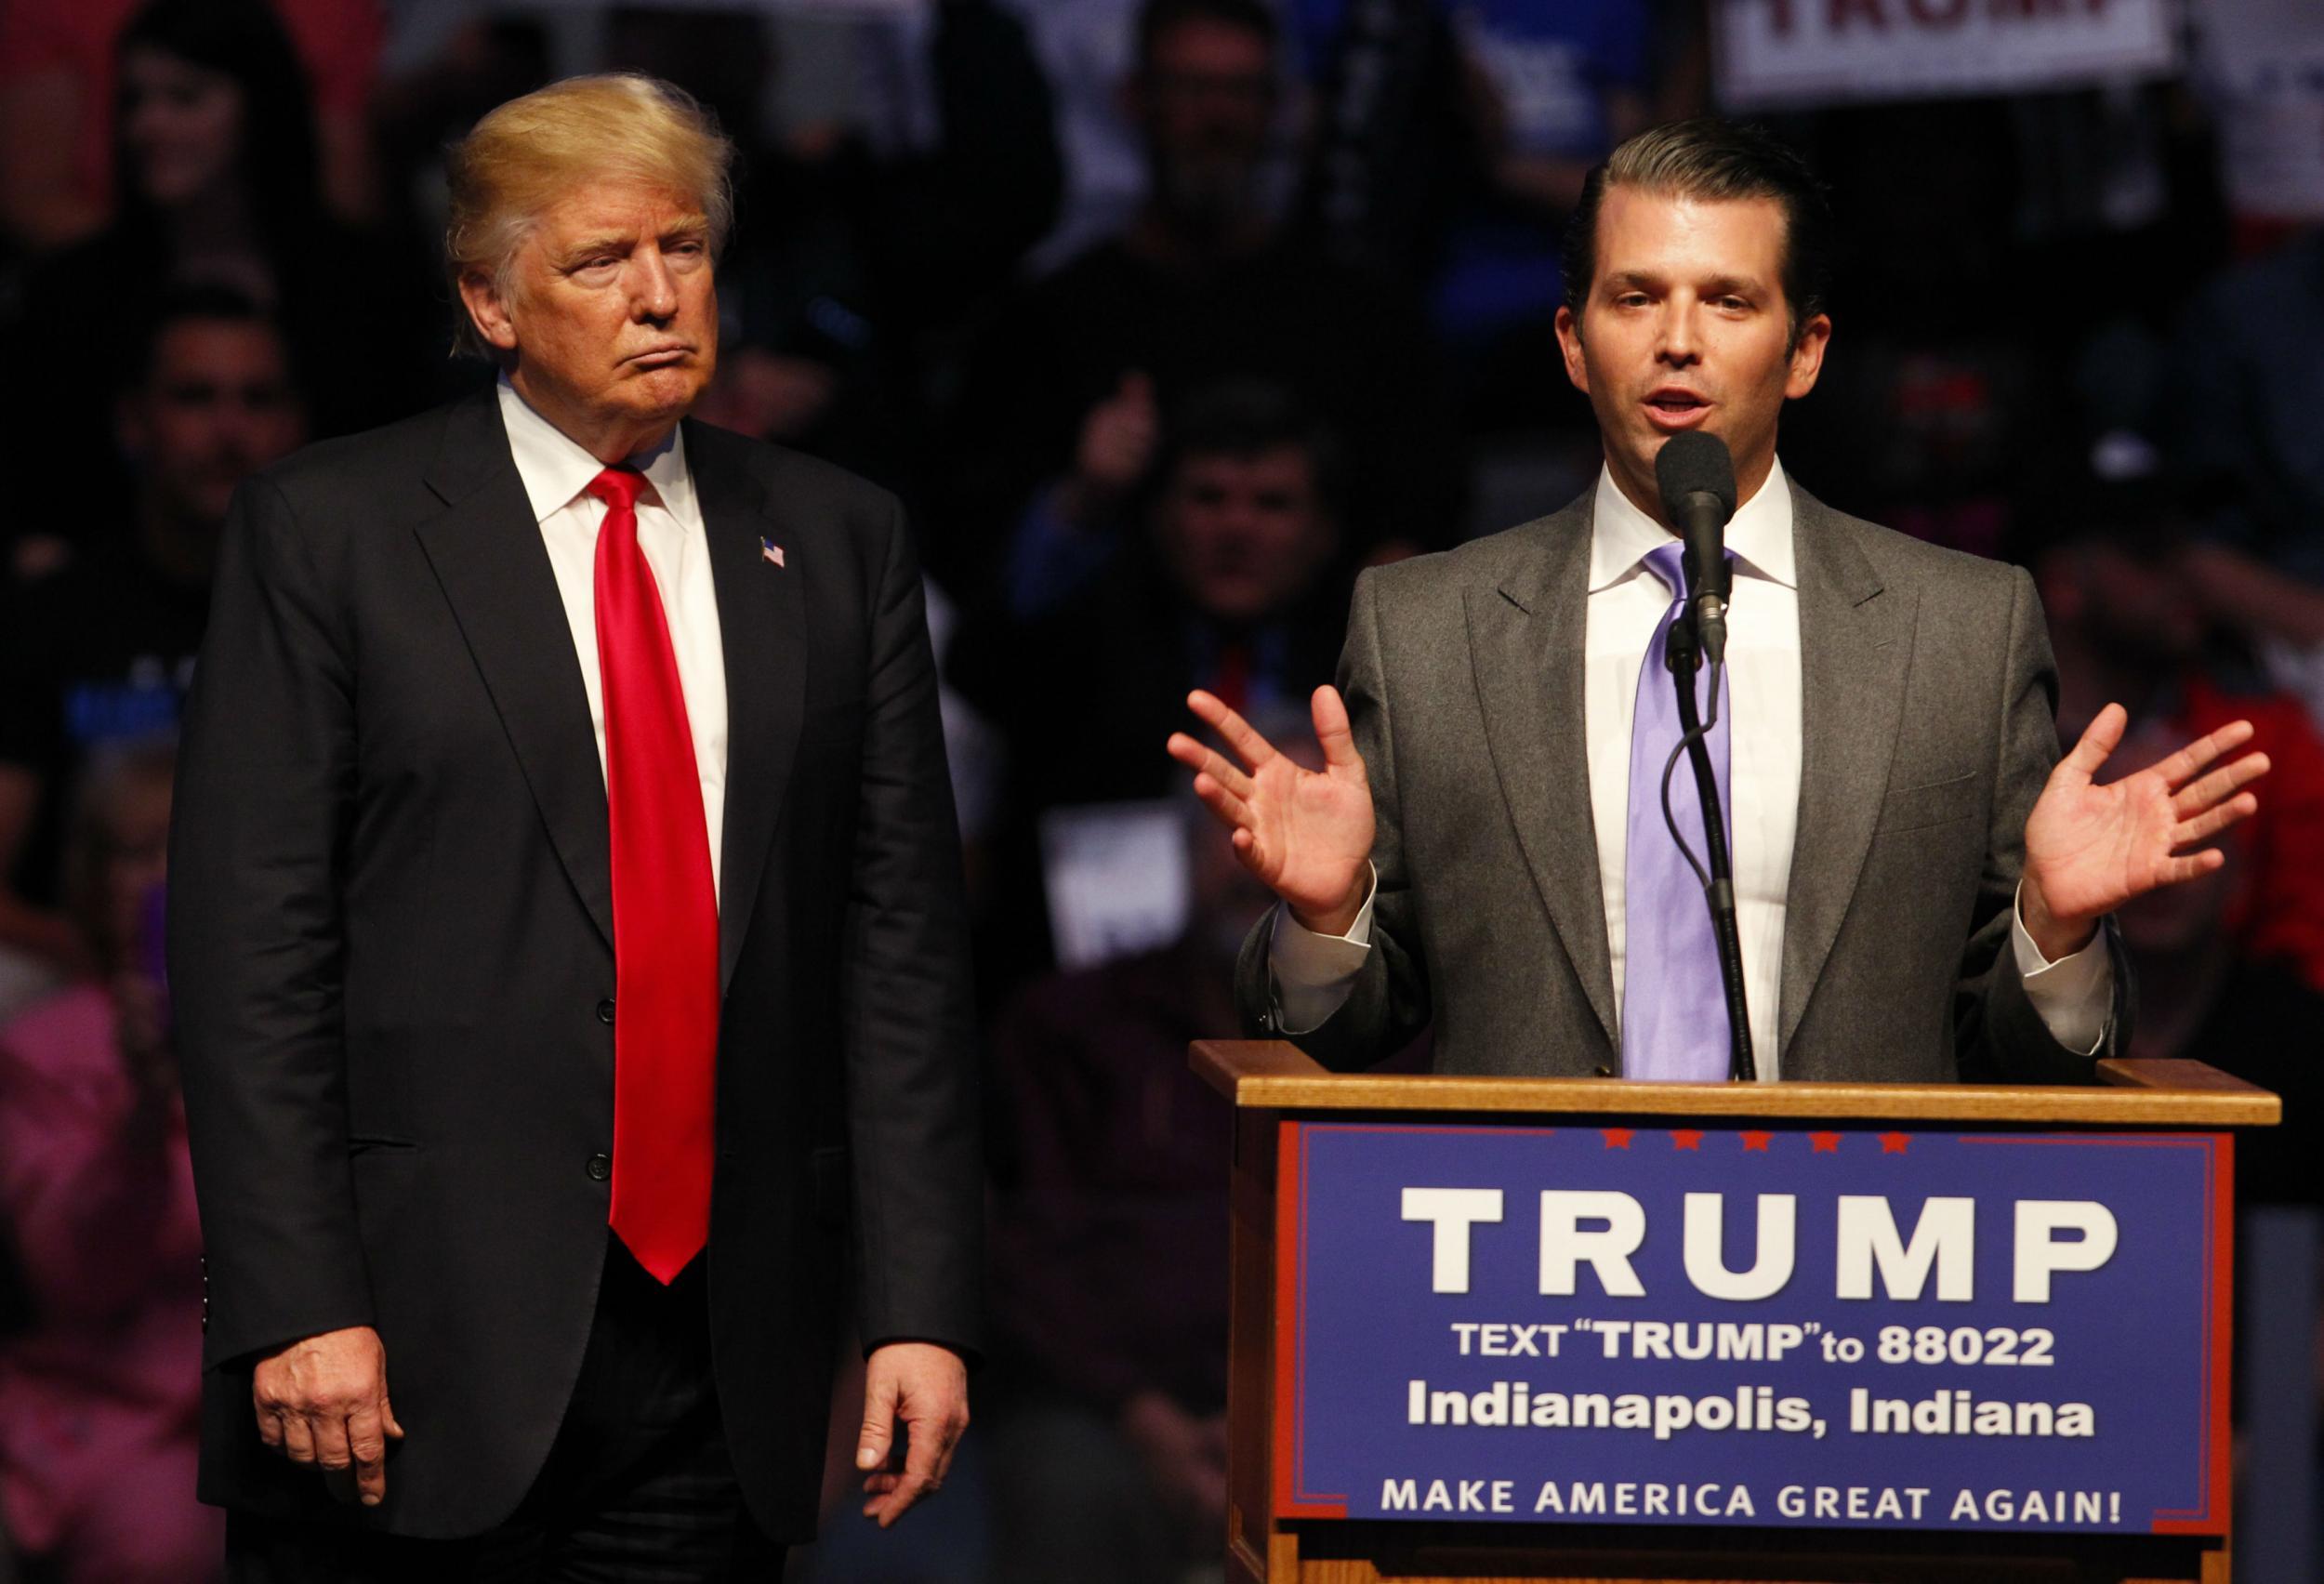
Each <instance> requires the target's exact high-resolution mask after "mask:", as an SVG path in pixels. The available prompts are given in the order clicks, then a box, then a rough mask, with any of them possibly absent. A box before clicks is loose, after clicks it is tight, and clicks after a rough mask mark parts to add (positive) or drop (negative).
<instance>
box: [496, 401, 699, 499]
mask: <svg viewBox="0 0 2324 1584" xmlns="http://www.w3.org/2000/svg"><path fill="white" fill-rule="evenodd" d="M499 396H500V418H501V422H502V423H503V424H504V425H506V426H507V428H508V452H509V455H511V456H513V457H514V458H515V459H516V465H517V477H518V478H519V479H520V480H522V482H523V484H524V495H525V498H526V499H527V500H529V501H531V502H532V503H533V520H534V521H535V522H546V521H548V519H549V517H550V515H551V514H552V513H554V512H558V511H561V510H563V509H564V508H566V507H567V506H570V505H571V504H572V503H573V497H574V496H575V495H579V494H580V493H581V492H582V491H583V490H585V489H587V488H588V487H589V481H590V480H592V479H594V478H596V477H597V476H598V475H599V474H600V473H601V472H603V471H604V470H605V464H604V463H602V462H600V461H599V460H598V459H597V458H596V457H594V456H592V455H589V454H588V452H587V451H585V450H583V449H582V448H581V446H580V444H579V443H578V442H575V441H574V439H573V437H572V436H571V435H568V434H567V433H565V431H564V430H562V429H559V428H558V427H557V426H556V425H555V424H552V423H550V422H549V421H548V419H547V418H545V417H543V416H541V415H540V414H539V413H537V412H535V411H534V409H533V406H532V403H529V402H527V401H525V399H524V398H523V397H522V396H520V395H518V394H517V389H516V387H515V386H513V385H511V384H509V383H508V376H507V375H505V374H504V375H502V376H500V381H499ZM624 461H625V462H626V463H627V465H628V466H630V467H632V468H635V469H638V471H640V472H641V473H643V474H644V475H645V481H646V483H647V484H648V485H649V486H651V488H652V489H653V491H654V495H657V496H659V497H660V499H661V503H662V506H663V508H664V509H666V510H667V511H668V512H669V513H670V515H671V516H673V517H675V518H677V519H678V520H679V521H680V522H683V521H688V520H689V519H690V518H691V517H692V516H693V512H692V510H691V509H690V508H691V507H692V505H693V488H694V486H693V475H692V474H690V473H689V472H688V471H687V470H686V442H685V437H684V435H683V434H682V433H681V432H680V429H678V428H676V427H673V428H672V429H670V431H669V438H667V440H665V441H663V442H661V443H660V444H659V445H656V446H653V447H650V448H648V449H646V450H644V451H640V452H636V453H634V454H632V455H629V456H627V457H625V458H624Z"/></svg>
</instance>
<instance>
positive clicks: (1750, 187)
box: [1565, 116, 1832, 341]
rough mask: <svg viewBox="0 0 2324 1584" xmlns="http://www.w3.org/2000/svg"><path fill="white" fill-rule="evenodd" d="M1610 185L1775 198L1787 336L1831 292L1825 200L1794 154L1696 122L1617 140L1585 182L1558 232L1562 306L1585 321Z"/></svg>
mask: <svg viewBox="0 0 2324 1584" xmlns="http://www.w3.org/2000/svg"><path fill="white" fill-rule="evenodd" d="M1608 187H1629V188H1633V189H1635V190H1637V191H1641V192H1648V193H1654V194H1657V195H1659V196H1663V197H1670V198H1691V199H1694V200H1696V201H1697V202H1699V203H1729V202H1734V201H1736V200H1741V199H1750V198H1768V199H1773V200H1774V201H1775V202H1776V205H1778V206H1779V207H1781V209H1782V210H1783V216H1784V239H1783V298H1784V304H1785V306H1786V307H1787V308H1788V309H1789V310H1790V314H1791V337H1792V339H1793V340H1794V341H1797V340H1798V339H1799V335H1800V326H1801V325H1802V324H1805V323H1807V322H1808V321H1809V320H1811V319H1813V318H1815V317H1816V315H1817V314H1819V313H1821V312H1823V311H1824V307H1825V294H1826V293H1827V292H1829V290H1830V285H1831V231H1832V218H1831V201H1830V199H1829V197H1827V196H1826V194H1825V191H1824V184H1823V183H1822V182H1820V181H1818V180H1817V179H1816V173H1815V172H1814V171H1812V170H1810V169H1809V168H1808V165H1807V162H1806V161H1805V160H1803V159H1802V158H1801V157H1800V156H1799V155H1798V154H1797V153H1796V152H1793V151H1792V150H1791V148H1790V147H1789V145H1788V144H1785V143H1784V142H1782V141H1781V140H1779V139H1777V138H1776V136H1775V134H1773V133H1771V132H1769V131H1768V130H1767V129H1766V128H1765V127H1763V126H1758V125H1751V124H1750V123H1738V122H1732V121H1722V120H1720V119H1718V118H1717V117H1715V116H1701V117H1697V118H1696V119H1694V120H1692V121H1672V122H1669V123H1666V124H1665V125H1660V126H1650V127H1648V128H1647V129H1646V130H1645V131H1644V132H1641V133H1639V134H1638V135H1637V136H1636V137H1634V138H1631V139H1629V140H1628V141H1626V142H1624V143H1623V144H1622V145H1621V146H1620V147H1619V148H1618V149H1616V150H1615V151H1614V152H1613V153H1611V154H1609V155H1608V156H1607V157H1606V160H1605V163H1604V165H1599V166H1597V167H1596V168H1595V169H1593V170H1592V171H1591V173H1590V175H1589V176H1588V177H1587V178H1585V179H1584V180H1583V182H1582V187H1581V200H1580V202H1579V203H1578V204H1576V205H1574V216H1573V218H1572V219H1571V220H1569V221H1568V222H1567V223H1566V227H1565V306H1566V307H1567V308H1568V309H1570V310H1573V314H1574V317H1575V318H1576V319H1579V318H1580V317H1581V316H1582V313H1581V310H1582V305H1583V304H1584V303H1586V302H1588V301H1589V299H1590V287H1591V282H1592V281H1593V280H1594V279H1595V278H1596V276H1597V269H1598V207H1599V205H1601V204H1603V203H1604V201H1605V190H1606V189H1607V188H1608Z"/></svg>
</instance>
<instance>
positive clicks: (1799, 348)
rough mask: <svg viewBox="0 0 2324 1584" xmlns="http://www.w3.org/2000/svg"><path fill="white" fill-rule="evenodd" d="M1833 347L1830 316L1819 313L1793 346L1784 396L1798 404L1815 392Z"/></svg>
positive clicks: (1802, 330) (1801, 332)
mask: <svg viewBox="0 0 2324 1584" xmlns="http://www.w3.org/2000/svg"><path fill="white" fill-rule="evenodd" d="M1830 345H1831V315H1829V314H1828V313H1819V314H1817V315H1816V317H1815V318H1813V319H1811V320H1809V321H1808V322H1807V323H1805V324H1802V325H1801V326H1800V335H1799V338H1798V339H1797V340H1795V341H1793V342H1792V343H1791V368H1790V372H1789V374H1787V375H1786V376H1784V382H1783V393H1784V395H1785V396H1787V397H1789V399H1790V400H1792V401H1794V402H1796V401H1798V400H1799V399H1800V398H1801V397H1802V396H1804V395H1806V394H1807V393H1808V392H1809V391H1811V390H1813V389H1816V376H1818V375H1820V374H1822V373H1823V372H1824V349H1825V348H1827V347H1829V346H1830Z"/></svg>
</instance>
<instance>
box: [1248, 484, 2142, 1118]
mask: <svg viewBox="0 0 2324 1584" xmlns="http://www.w3.org/2000/svg"><path fill="white" fill-rule="evenodd" d="M1670 539H1671V535H1670V533H1669V532H1667V531H1666V530H1665V529H1664V528H1663V527H1662V526H1661V525H1660V524H1658V523H1657V522H1656V521H1655V520H1654V519H1653V518H1651V517H1649V516H1647V515H1646V514H1645V513H1644V512H1643V511H1641V510H1640V509H1639V508H1637V507H1636V506H1634V505H1632V504H1631V501H1630V499H1629V498H1628V497H1627V496H1625V495H1623V494H1622V492H1621V491H1620V490H1619V489H1618V488H1617V487H1616V486H1615V483H1614V479H1613V476H1612V474H1611V473H1609V472H1607V471H1605V470H1604V469H1601V470H1600V472H1599V476H1598V493H1597V499H1596V505H1595V508H1594V510H1593V512H1592V515H1591V538H1590V591H1589V604H1588V616H1587V618H1586V625H1585V631H1584V634H1583V640H1582V648H1583V656H1584V659H1583V671H1582V723H1583V731H1584V733H1585V738H1586V741H1587V745H1588V754H1589V761H1590V762H1589V774H1590V810H1591V827H1592V831H1593V834H1594V835H1595V836H1596V838H1597V845H1598V885H1599V891H1600V893H1601V895H1603V897H1604V901H1605V938H1606V946H1607V949H1608V953H1609V955H1610V957H1611V958H1612V964H1613V970H1614V1004H1615V1007H1616V1009H1617V1011H1616V1015H1617V1017H1619V1015H1620V1012H1619V1009H1620V1007H1621V1004H1622V981H1623V969H1624V950H1623V947H1624V942H1625V938H1626V935H1627V931H1626V930H1625V928H1624V917H1625V915H1624V895H1623V893H1624V890H1625V887H1626V884H1627V877H1628V869H1627V867H1626V863H1627V857H1628V847H1629V838H1630V828H1629V827H1630V755H1631V720H1632V719H1633V718H1634V716H1635V714H1636V712H1637V707H1638V671H1639V667H1640V666H1641V665H1642V664H1643V663H1644V658H1645V653H1646V644H1647V642H1648V640H1650V639H1652V638H1653V636H1654V629H1655V627H1656V626H1657V624H1658V623H1660V621H1661V620H1662V614H1663V613H1664V612H1665V611H1666V610H1668V609H1669V608H1670V598H1671V596H1670V589H1669V588H1668V587H1666V586H1665V585H1664V584H1663V582H1662V580H1661V579H1660V578H1658V577H1657V576H1656V575H1655V574H1653V573H1652V572H1651V571H1649V570H1648V569H1647V567H1646V565H1645V559H1646V554H1647V552H1648V551H1650V550H1652V549H1654V548H1656V547H1657V546H1658V545H1664V544H1668V543H1670ZM1726 542H1727V547H1728V548H1730V549H1732V550H1733V551H1734V552H1735V572H1736V577H1735V589H1734V594H1733V598H1732V601H1731V602H1730V605H1729V610H1728V614H1727V708H1728V719H1729V722H1730V725H1729V731H1728V733H1727V741H1728V744H1729V753H1730V756H1731V757H1730V759H1729V763H1728V779H1727V801H1728V805H1729V808H1730V811H1731V815H1730V829H1731V831H1732V832H1733V839H1732V840H1731V841H1730V843H1729V856H1730V858H1731V860H1732V862H1733V866H1734V870H1735V920H1736V934H1737V936H1738V937H1739V938H1740V941H1741V944H1742V952H1743V986H1744V996H1745V998H1746V1000H1747V1001H1748V1003H1749V1005H1750V1023H1751V1051H1752V1056H1753V1060H1754V1063H1755V1064H1756V1066H1757V1067H1758V1070H1759V1076H1761V1077H1762V1078H1763V1079H1772V1078H1776V1077H1779V1076H1782V1074H1781V1070H1780V1063H1779V1061H1778V1051H1777V1049H1776V1031H1777V1030H1778V1029H1779V1028H1780V1027H1781V1026H1782V1022H1781V1013H1782V1008H1781V1007H1780V1006H1779V1005H1778V1002H1777V997H1778V995H1779V993H1780V991H1781V988H1782V983H1783V930H1784V915H1785V910H1786V899H1787V897H1788V894H1789V889H1790V877H1791V850H1792V841H1793V838H1794V836H1795V834H1796V829H1797V825H1798V821H1799V812H1800V759H1801V747H1802V727H1801V719H1802V718H1801V703H1800V677H1801V670H1800V593H1799V578H1798V575H1797V573H1796V569H1795V564H1794V561H1793V546H1792V523H1791V491H1790V488H1789V485H1788V484H1786V483H1785V482H1784V475H1783V466H1782V464H1781V463H1780V462H1778V463H1776V465H1775V466H1774V467H1773V468H1772V469H1770V470H1769V472H1768V475H1767V481H1766V482H1764V483H1763V484H1762V485H1761V486H1760V487H1759V489H1758V490H1757V491H1755V492H1754V493H1753V494H1752V495H1751V497H1750V499H1749V500H1747V501H1745V502H1744V503H1743V504H1742V506H1740V507H1739V508H1736V514H1735V517H1734V519H1733V521H1730V522H1729V523H1728V524H1727V536H1726ZM1681 773H1682V774H1683V773H1684V766H1682V767H1681ZM1699 851H1700V850H1699V848H1698V849H1697V852H1698V854H1699ZM1371 921H1372V903H1371V899H1370V898H1369V897H1367V898H1366V899H1365V903H1364V908H1363V911H1362V912H1361V913H1360V914H1359V915H1358V916H1357V917H1356V921H1355V923H1354V925H1353V927H1352V928H1351V929H1350V930H1349V931H1348V932H1347V934H1345V935H1343V936H1342V935H1329V936H1327V935H1318V934H1315V933H1314V932H1313V931H1309V930H1306V929H1304V928H1302V927H1301V925H1300V924H1299V922H1298V921H1297V920H1296V919H1294V918H1292V917H1291V916H1290V912H1289V910H1288V909H1287V908H1280V907H1279V908H1278V909H1277V917H1276V919H1275V924H1274V934H1273V936H1272V937H1271V939H1270V942H1269V954H1268V963H1269V967H1270V969H1271V970H1272V972H1273V975H1274V983H1275V993H1276V1006H1277V1009H1278V1010H1280V1011H1281V1013H1282V1015H1283V1026H1284V1027H1285V1028H1286V1030H1287V1031H1292V1032H1303V1031H1305V1030H1308V1029H1312V1028H1314V1027H1316V1026H1318V1025H1319V1024H1321V1023H1323V1022H1324V1021H1325V1020H1326V1019H1327V1018H1328V1017H1330V1015H1331V1014H1332V1013H1333V1012H1335V1011H1337V1010H1339V1009H1340V1005H1341V1004H1342V1003H1343V1002H1345V1000H1346V999H1347V997H1348V993H1349V990H1350V987H1351V986H1352V985H1353V983H1354V981H1355V976H1356V973H1357V971H1358V970H1361V969H1362V967H1363V965H1364V959H1365V957H1367V955H1368V954H1369V952H1370V950H1371V947H1370V944H1369V943H1370V940H1371ZM2010 938H2011V944H2012V947H2013V950H2014V953H2015V956H2016V959H2017V967H2018V971H2019V973H2020V974H2021V975H2022V976H2023V978H2024V980H2025V983H2026V993H2027V997H2028V998H2029V999H2030V1000H2031V1001H2032V1002H2033V1004H2034V1009H2035V1010H2037V1011H2038V1012H2040V1015H2041V1020H2042V1022H2043V1023H2045V1024H2047V1025H2048V1027H2049V1029H2050V1032H2051V1033H2052V1034H2053V1036H2056V1038H2057V1040H2058V1042H2059V1043H2060V1044H2062V1045H2065V1046H2066V1047H2067V1048H2068V1049H2075V1050H2081V1051H2093V1050H2095V1049H2097V1047H2098V1042H2099V1039H2100V1038H2101V1037H2102V1036H2104V1034H2105V1032H2106V1016H2107V1012H2108V1009H2109V1008H2110V1007H2111V1006H2112V998H2113V987H2114V972H2113V967H2112V965H2111V963H2110V962H2109V960H2108V958H2107V957H2106V947H2105V944H2104V943H2102V942H2099V941H2095V940H2093V942H2092V943H2091V944H2089V945H2087V946H2085V947H2084V948H2083V949H2082V950H2080V951H2079V952H2076V953H2075V954H2074V955H2073V956H2071V957H2063V958H2061V959H2059V960H2058V961H2057V962H2055V963H2052V962H2050V961H2049V960H2048V959H2047V958H2045V957H2042V955H2041V951H2040V948H2039V947H2038V946H2036V945H2035V944H2034V943H2033V937H2032V936H2031V935H2029V934H2027V932H2026V926H2025V922H2024V920H2023V919H2022V918H2020V917H2016V915H2015V913H2014V910H2013V914H2012V928H2011V931H2010Z"/></svg>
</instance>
